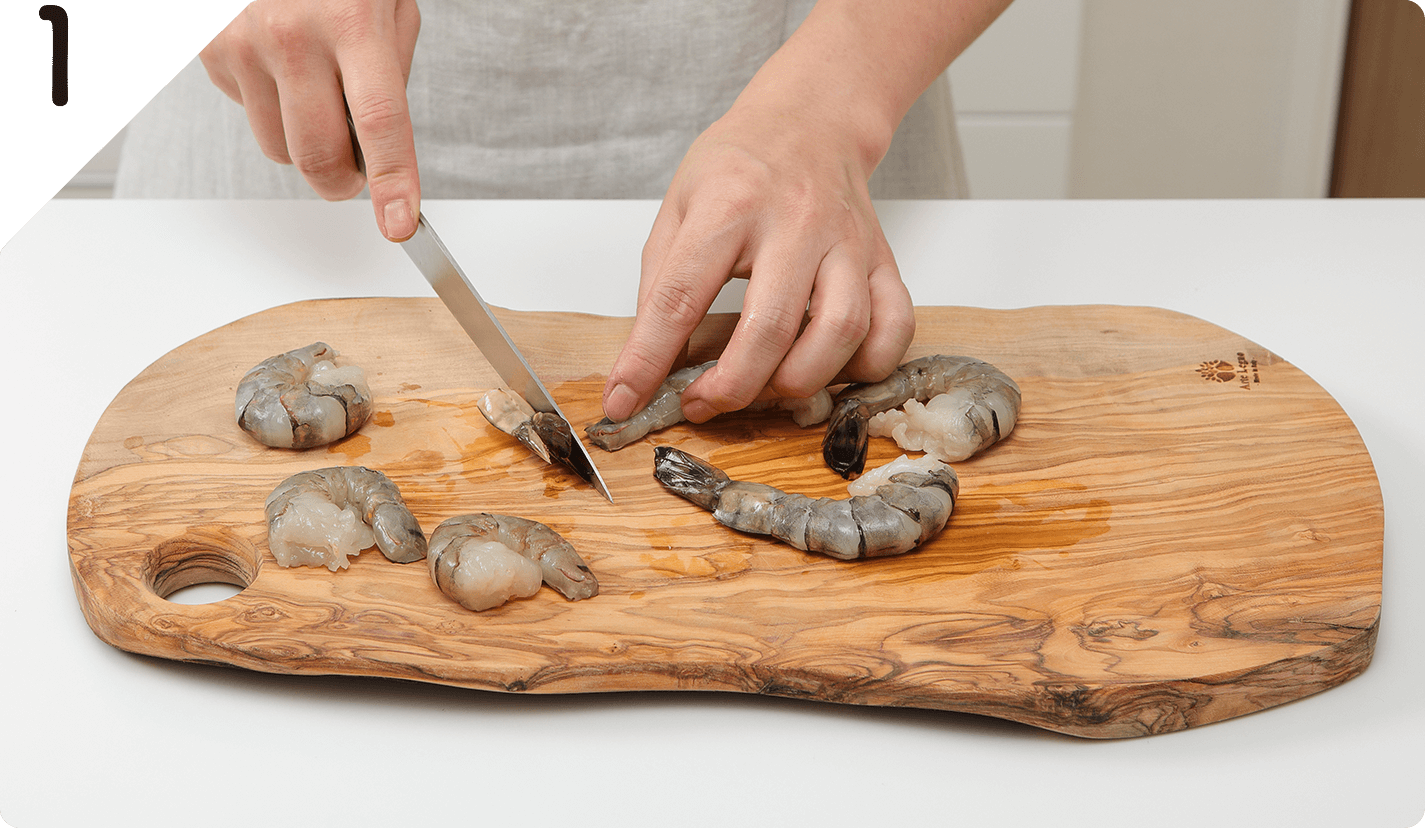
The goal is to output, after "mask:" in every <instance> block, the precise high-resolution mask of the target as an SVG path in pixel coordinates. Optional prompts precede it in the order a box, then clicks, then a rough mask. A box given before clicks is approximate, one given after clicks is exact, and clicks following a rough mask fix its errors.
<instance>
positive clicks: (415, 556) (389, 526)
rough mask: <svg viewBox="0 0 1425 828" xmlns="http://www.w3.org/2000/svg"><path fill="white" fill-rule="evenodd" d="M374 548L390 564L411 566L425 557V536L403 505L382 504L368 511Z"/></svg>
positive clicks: (413, 516)
mask: <svg viewBox="0 0 1425 828" xmlns="http://www.w3.org/2000/svg"><path fill="white" fill-rule="evenodd" d="M371 529H372V531H373V532H375V533H376V548H377V549H380V550H381V554H382V555H385V556H386V559H387V560H389V561H392V562H393V563H412V562H414V561H419V560H421V559H423V558H425V556H426V536H425V533H424V532H422V531H421V525H420V523H418V522H417V521H416V518H415V515H412V514H411V512H410V510H409V509H407V508H406V506H405V504H403V503H394V502H386V503H382V504H380V505H379V506H377V507H376V508H375V509H374V510H373V511H372V512H371Z"/></svg>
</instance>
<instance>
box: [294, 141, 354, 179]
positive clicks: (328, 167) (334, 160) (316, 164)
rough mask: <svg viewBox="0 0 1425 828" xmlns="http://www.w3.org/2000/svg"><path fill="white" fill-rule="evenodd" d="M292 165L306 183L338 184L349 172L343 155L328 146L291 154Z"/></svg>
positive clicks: (349, 165) (350, 167)
mask: <svg viewBox="0 0 1425 828" xmlns="http://www.w3.org/2000/svg"><path fill="white" fill-rule="evenodd" d="M292 163H293V164H294V165H295V166H296V167H297V169H298V170H299V171H300V172H301V173H302V175H303V177H305V178H306V179H307V180H308V181H313V182H316V183H322V184H331V183H338V182H340V181H341V179H343V178H345V177H346V173H347V172H348V171H349V170H353V169H355V168H354V167H353V166H352V165H351V164H350V163H348V161H347V158H346V156H345V154H343V153H342V152H340V151H337V150H336V149H335V148H333V147H330V146H318V147H311V148H309V149H304V150H303V151H301V152H298V153H293V154H292Z"/></svg>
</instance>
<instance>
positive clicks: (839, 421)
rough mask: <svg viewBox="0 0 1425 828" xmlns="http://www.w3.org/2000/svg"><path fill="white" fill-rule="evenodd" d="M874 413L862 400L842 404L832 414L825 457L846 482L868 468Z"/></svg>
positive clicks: (827, 431) (824, 447) (827, 430)
mask: <svg viewBox="0 0 1425 828" xmlns="http://www.w3.org/2000/svg"><path fill="white" fill-rule="evenodd" d="M870 423H871V412H870V410H869V409H868V408H867V407H866V405H865V403H862V402H861V401H859V400H854V399H848V400H842V401H841V402H839V403H837V404H836V407H835V408H834V409H833V410H832V412H831V420H830V422H828V423H827V425H826V438H825V439H824V440H823V441H822V444H821V456H822V459H823V460H825V461H826V465H828V466H830V467H831V469H832V471H834V472H836V473H837V474H839V475H841V476H842V477H844V478H846V479H848V480H849V479H851V478H852V477H853V476H854V475H858V474H860V473H861V471H862V470H863V469H865V468H866V444H867V441H868V439H869V437H870Z"/></svg>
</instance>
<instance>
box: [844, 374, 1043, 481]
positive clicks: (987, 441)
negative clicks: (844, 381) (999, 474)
mask: <svg viewBox="0 0 1425 828" xmlns="http://www.w3.org/2000/svg"><path fill="white" fill-rule="evenodd" d="M952 388H953V389H958V390H962V391H966V392H968V393H969V395H970V397H971V399H972V401H973V402H972V404H971V406H970V408H969V410H968V411H967V412H966V413H965V416H966V418H967V419H968V420H969V425H970V430H971V431H972V432H973V434H974V435H975V436H976V437H977V438H978V442H977V444H975V445H972V446H970V447H969V449H968V451H967V453H966V454H965V457H968V456H970V455H971V454H974V453H975V452H977V451H980V450H982V449H984V448H986V447H987V446H990V445H992V444H993V443H995V442H997V441H998V440H1001V439H1003V438H1004V437H1005V436H1007V435H1008V434H1009V433H1010V431H1012V430H1013V429H1014V424H1015V421H1016V420H1017V419H1018V418H1019V406H1020V391H1019V385H1018V384H1016V383H1015V381H1014V380H1012V379H1010V378H1009V377H1008V376H1007V375H1005V374H1004V372H1002V371H1000V370H999V369H998V368H996V367H994V366H993V365H991V364H989V363H988V362H985V361H983V360H978V359H973V358H971V357H965V356H946V355H944V354H935V355H933V356H924V357H921V358H919V359H913V360H911V361H910V362H907V363H905V364H904V365H902V366H900V367H899V368H897V369H896V370H895V371H893V372H891V375H890V376H889V377H886V378H885V379H884V380H881V381H880V382H873V383H869V384H860V385H852V386H849V387H848V388H846V390H844V391H842V392H841V395H840V396H839V397H838V398H837V400H836V406H835V408H833V409H832V411H831V421H830V422H829V423H828V424H827V427H826V438H825V439H824V440H823V441H822V445H821V454H822V458H823V459H825V460H826V464H827V465H828V466H830V467H831V468H832V470H833V471H835V472H836V473H837V474H839V475H841V476H842V477H846V478H850V477H851V476H852V475H856V474H860V473H861V471H862V469H864V468H865V467H866V443H867V440H868V438H869V432H870V421H871V417H872V415H875V414H879V413H881V412H883V411H889V410H891V409H892V408H896V407H898V406H901V405H904V404H905V403H906V402H907V401H909V400H912V399H914V400H919V401H920V402H925V401H927V400H929V399H930V398H932V397H935V396H937V395H939V394H943V393H945V392H947V391H949V390H950V389H952ZM961 459H963V458H961Z"/></svg>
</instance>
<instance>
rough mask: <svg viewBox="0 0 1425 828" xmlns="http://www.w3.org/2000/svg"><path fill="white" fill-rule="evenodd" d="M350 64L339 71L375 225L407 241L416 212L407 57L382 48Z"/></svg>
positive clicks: (389, 235) (416, 180) (416, 183)
mask: <svg viewBox="0 0 1425 828" xmlns="http://www.w3.org/2000/svg"><path fill="white" fill-rule="evenodd" d="M343 66H348V64H345V63H343ZM349 66H351V67H352V68H351V70H348V71H346V73H345V74H343V84H345V91H346V104H348V107H349V108H351V114H352V124H353V125H355V128H356V138H358V141H361V148H362V155H363V158H365V162H366V184H368V185H369V187H371V201H372V209H373V211H375V214H376V225H378V227H379V228H380V232H382V235H385V237H386V238H389V239H392V241H405V239H408V238H410V235H412V234H415V232H416V217H418V215H420V177H419V172H418V170H416V143H415V133H413V130H412V125H410V111H409V107H408V103H406V86H405V78H406V73H408V71H409V61H408V63H405V64H403V63H402V58H400V56H399V54H398V53H396V51H386V50H382V51H380V53H379V54H371V56H369V57H368V58H366V60H361V58H358V60H356V61H355V63H349Z"/></svg>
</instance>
